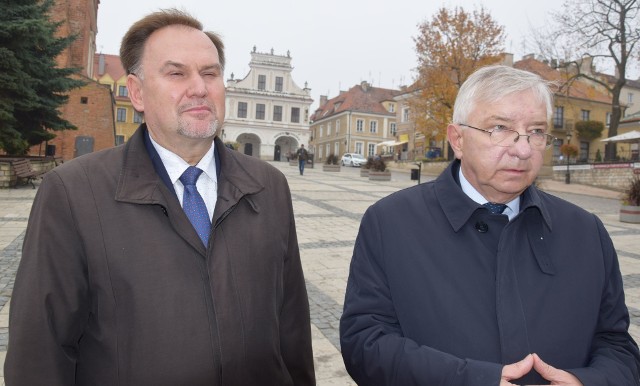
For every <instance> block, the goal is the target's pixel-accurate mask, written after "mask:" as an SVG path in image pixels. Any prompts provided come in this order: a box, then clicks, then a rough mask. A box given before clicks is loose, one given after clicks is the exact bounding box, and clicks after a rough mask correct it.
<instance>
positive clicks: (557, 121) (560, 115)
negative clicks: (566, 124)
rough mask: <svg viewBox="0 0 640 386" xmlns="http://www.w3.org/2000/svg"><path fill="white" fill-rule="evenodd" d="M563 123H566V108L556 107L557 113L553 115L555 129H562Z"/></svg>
mask: <svg viewBox="0 0 640 386" xmlns="http://www.w3.org/2000/svg"><path fill="white" fill-rule="evenodd" d="M563 121H564V107H563V106H556V113H555V114H553V128H555V129H562V122H563Z"/></svg>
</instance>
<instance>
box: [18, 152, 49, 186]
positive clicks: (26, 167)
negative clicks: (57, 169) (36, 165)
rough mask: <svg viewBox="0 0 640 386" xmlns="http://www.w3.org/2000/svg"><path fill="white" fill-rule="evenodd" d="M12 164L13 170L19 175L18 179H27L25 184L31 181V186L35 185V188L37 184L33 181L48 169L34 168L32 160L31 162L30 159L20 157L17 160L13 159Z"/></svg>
mask: <svg viewBox="0 0 640 386" xmlns="http://www.w3.org/2000/svg"><path fill="white" fill-rule="evenodd" d="M11 165H12V166H13V170H14V171H15V173H16V177H18V181H19V180H20V179H21V178H22V179H26V181H25V183H24V184H25V185H26V184H28V183H31V186H33V188H34V189H35V188H36V185H35V184H34V183H33V181H34V180H35V179H36V178H39V177H41V176H42V175H43V174H45V173H46V171H36V170H33V168H32V167H31V162H29V160H28V159H26V158H20V159H17V160H15V161H11ZM18 181H16V186H15V187H16V188H17V187H18Z"/></svg>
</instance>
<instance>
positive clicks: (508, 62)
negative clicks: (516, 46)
mask: <svg viewBox="0 0 640 386" xmlns="http://www.w3.org/2000/svg"><path fill="white" fill-rule="evenodd" d="M502 64H503V65H505V66H509V67H513V54H510V53H507V52H505V53H503V54H502Z"/></svg>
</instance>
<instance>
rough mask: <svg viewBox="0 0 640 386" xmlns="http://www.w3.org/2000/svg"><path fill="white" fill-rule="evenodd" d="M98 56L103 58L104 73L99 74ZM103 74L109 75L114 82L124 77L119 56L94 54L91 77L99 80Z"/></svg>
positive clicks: (124, 73)
mask: <svg viewBox="0 0 640 386" xmlns="http://www.w3.org/2000/svg"><path fill="white" fill-rule="evenodd" d="M100 55H103V56H104V73H100ZM104 74H109V76H111V78H112V79H113V80H114V81H117V80H118V79H120V78H122V77H123V76H125V75H126V72H125V71H124V68H123V67H122V63H121V62H120V56H118V55H108V54H95V55H94V56H93V77H94V78H96V79H100V78H101V77H102V76H104Z"/></svg>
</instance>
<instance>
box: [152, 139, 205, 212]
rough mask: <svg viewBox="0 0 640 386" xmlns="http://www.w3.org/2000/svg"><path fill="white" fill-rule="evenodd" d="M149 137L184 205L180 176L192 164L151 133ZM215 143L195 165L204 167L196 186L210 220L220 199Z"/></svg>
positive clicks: (200, 167) (199, 167)
mask: <svg viewBox="0 0 640 386" xmlns="http://www.w3.org/2000/svg"><path fill="white" fill-rule="evenodd" d="M149 138H150V139H151V143H152V144H153V147H154V148H155V149H156V151H157V152H158V155H159V156H160V160H162V164H163V165H164V168H165V169H166V170H167V174H169V179H170V180H171V183H172V184H173V189H175V191H176V195H177V196H178V200H179V201H180V206H182V196H183V195H184V185H182V182H180V176H181V175H182V173H184V171H185V170H187V168H188V167H189V166H191V165H189V164H188V163H187V161H185V160H183V159H182V158H181V157H180V156H179V155H177V154H175V153H173V152H171V151H169V150H167V149H165V148H164V147H162V146H161V145H160V144H158V143H157V142H156V141H154V140H153V137H152V136H151V133H149ZM214 152H215V145H214V144H213V142H212V143H211V148H209V150H208V151H207V152H206V153H205V155H204V156H203V157H202V159H201V160H200V162H198V164H197V165H195V166H196V167H197V168H198V169H202V174H200V177H198V181H197V182H196V188H197V189H198V193H200V195H201V196H202V199H203V200H204V204H205V205H206V206H207V212H209V220H211V219H212V218H213V210H214V209H215V207H216V201H217V199H218V176H217V174H216V157H214Z"/></svg>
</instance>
